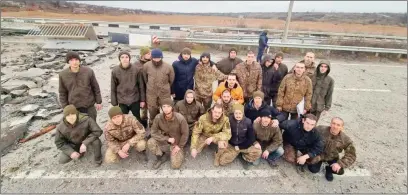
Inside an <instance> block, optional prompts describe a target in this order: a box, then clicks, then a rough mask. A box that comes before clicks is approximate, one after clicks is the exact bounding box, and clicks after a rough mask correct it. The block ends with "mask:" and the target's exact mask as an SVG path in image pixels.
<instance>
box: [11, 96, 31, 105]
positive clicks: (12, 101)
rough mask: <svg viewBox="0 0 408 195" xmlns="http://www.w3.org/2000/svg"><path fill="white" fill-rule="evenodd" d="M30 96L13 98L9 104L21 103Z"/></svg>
mask: <svg viewBox="0 0 408 195" xmlns="http://www.w3.org/2000/svg"><path fill="white" fill-rule="evenodd" d="M27 99H28V96H23V97H17V98H14V99H12V100H11V101H10V102H8V104H21V103H23V102H25V101H27Z"/></svg>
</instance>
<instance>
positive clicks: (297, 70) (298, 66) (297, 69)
mask: <svg viewBox="0 0 408 195" xmlns="http://www.w3.org/2000/svg"><path fill="white" fill-rule="evenodd" d="M304 72H305V64H302V63H297V64H296V65H295V73H296V75H298V76H300V75H303V73H304Z"/></svg>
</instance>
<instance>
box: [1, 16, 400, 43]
mask: <svg viewBox="0 0 408 195" xmlns="http://www.w3.org/2000/svg"><path fill="white" fill-rule="evenodd" d="M1 21H11V22H25V23H84V24H92V25H94V26H98V25H100V24H103V25H104V26H106V27H108V26H109V25H114V26H115V27H125V28H135V27H138V28H140V27H141V26H148V27H149V28H153V27H154V29H156V28H158V29H160V28H161V27H163V28H169V30H182V31H183V30H184V31H188V30H190V29H194V28H198V29H199V28H204V29H205V28H211V29H225V30H230V31H243V32H246V31H252V32H261V31H263V29H258V28H234V27H221V26H196V25H179V24H148V23H129V22H108V21H89V20H69V19H51V18H17V17H1ZM268 30H269V31H270V32H272V33H282V32H283V30H278V29H268ZM288 33H289V34H304V35H309V36H340V37H359V38H375V39H391V40H407V37H401V36H386V35H373V34H355V33H334V32H316V31H291V30H290V31H289V32H288Z"/></svg>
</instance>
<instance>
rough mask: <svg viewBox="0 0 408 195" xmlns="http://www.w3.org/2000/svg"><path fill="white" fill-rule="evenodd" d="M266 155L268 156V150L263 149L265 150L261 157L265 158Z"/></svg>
mask: <svg viewBox="0 0 408 195" xmlns="http://www.w3.org/2000/svg"><path fill="white" fill-rule="evenodd" d="M268 156H269V151H268V150H265V151H264V152H263V153H262V158H264V159H267V158H268Z"/></svg>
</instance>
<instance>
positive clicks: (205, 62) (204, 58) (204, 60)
mask: <svg viewBox="0 0 408 195" xmlns="http://www.w3.org/2000/svg"><path fill="white" fill-rule="evenodd" d="M201 61H203V63H204V64H207V63H208V62H210V58H208V57H207V56H204V57H203V58H201Z"/></svg>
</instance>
